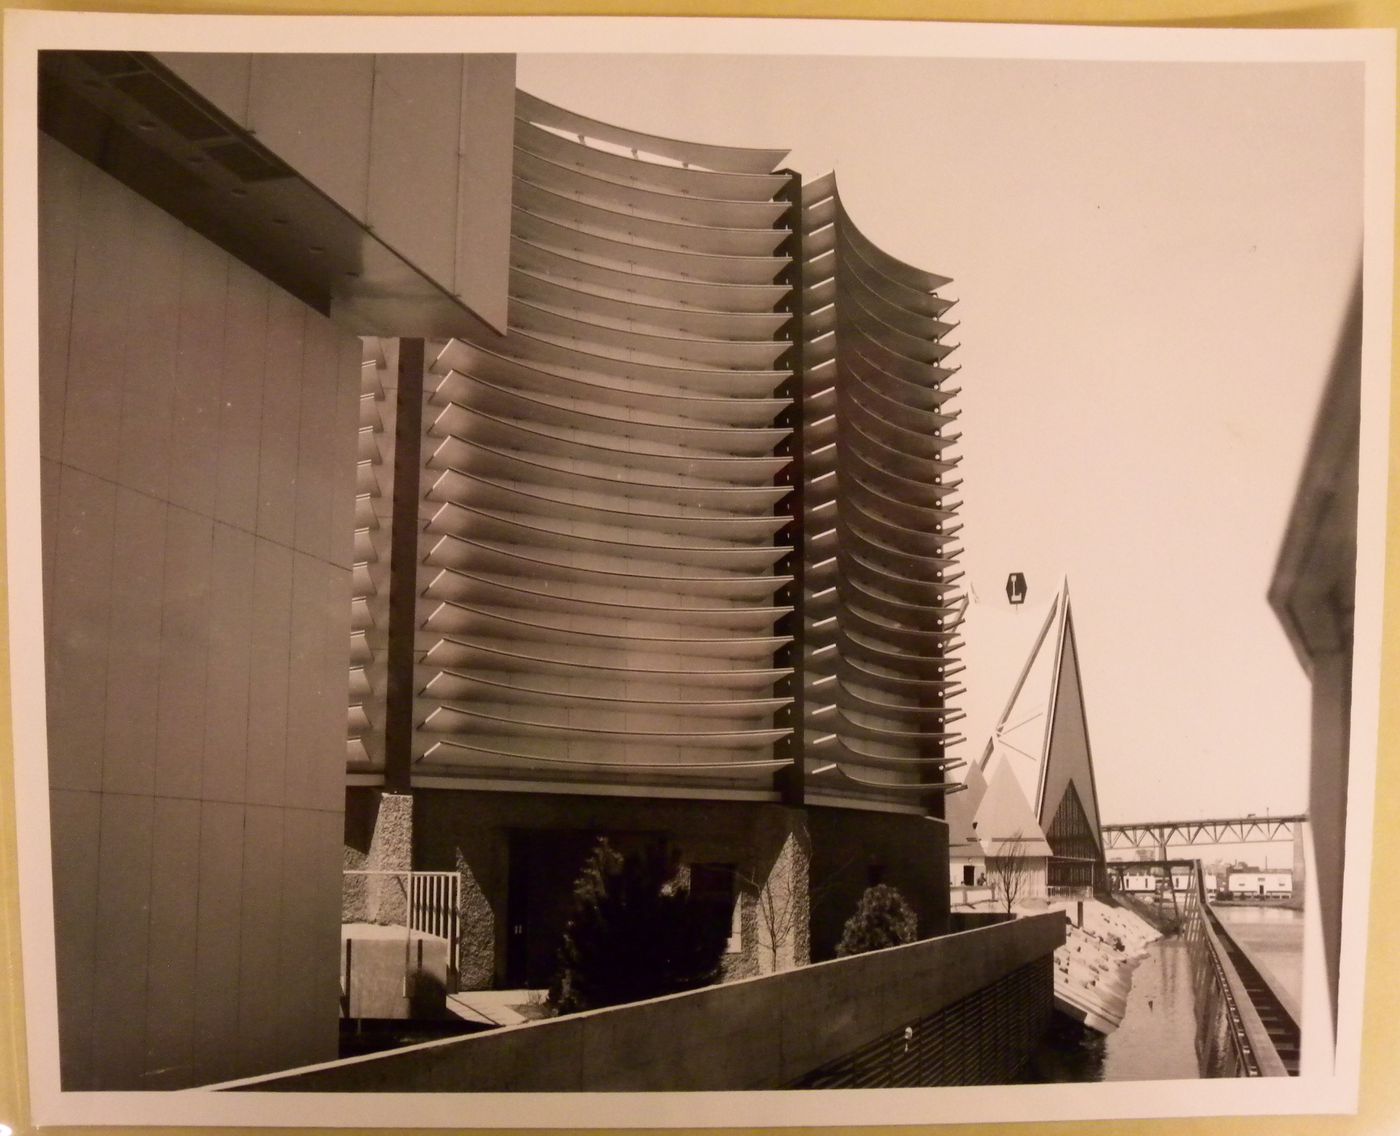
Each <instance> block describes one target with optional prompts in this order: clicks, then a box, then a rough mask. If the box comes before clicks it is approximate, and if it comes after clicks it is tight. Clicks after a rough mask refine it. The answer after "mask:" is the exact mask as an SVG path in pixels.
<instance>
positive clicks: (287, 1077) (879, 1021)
mask: <svg viewBox="0 0 1400 1136" xmlns="http://www.w3.org/2000/svg"><path fill="white" fill-rule="evenodd" d="M1064 934H1065V931H1064V920H1063V918H1062V916H1061V915H1060V913H1059V912H1054V913H1049V914H1046V915H1036V916H1030V917H1027V918H1023V919H1018V920H1017V921H1015V922H1014V923H1003V924H1000V925H998V926H993V927H984V928H980V929H978V930H975V931H966V932H963V933H961V934H957V935H947V936H944V937H942V938H938V939H926V940H923V941H922V942H918V943H911V944H909V945H908V946H904V947H892V948H890V949H889V950H885V951H875V952H872V953H870V954H866V955H859V956H857V957H855V958H849V959H834V960H832V961H830V962H825V963H818V964H816V965H814V966H809V967H803V968H801V969H799V970H792V971H787V972H785V973H782V974H777V975H769V976H765V977H761V978H750V979H744V980H741V981H738V982H731V983H728V984H726V985H723V986H711V987H708V988H706V989H704V990H697V991H692V992H690V993H688V994H675V995H671V996H669V997H666V998H657V999H653V1000H651V1001H649V1002H639V1003H636V1004H634V1005H630V1006H619V1007H614V1008H612V1009H607V1010H594V1011H590V1012H588V1013H583V1014H575V1015H571V1016H568V1017H562V1018H554V1019H551V1020H548V1021H541V1022H531V1023H528V1024H526V1025H522V1026H513V1027H509V1028H506V1029H501V1030H497V1031H494V1032H492V1033H487V1034H479V1035H475V1036H472V1037H466V1038H457V1039H452V1040H448V1041H442V1042H429V1043H426V1044H423V1045H417V1046H412V1047H408V1048H405V1049H401V1050H398V1051H396V1052H393V1053H387V1054H378V1055H374V1056H371V1057H363V1058H353V1059H350V1060H346V1061H339V1062H333V1063H330V1064H326V1065H320V1066H314V1067H310V1068H307V1069H302V1070H295V1071H293V1072H290V1073H285V1074H280V1075H274V1076H271V1077H263V1078H255V1079H253V1080H249V1081H243V1082H238V1083H236V1084H230V1085H226V1086H223V1087H225V1088H237V1089H251V1090H259V1091H269V1090H275V1091H295V1092H336V1091H355V1092H430V1091H439V1092H474V1091H475V1092H490V1091H506V1090H518V1091H531V1092H569V1091H593V1092H599V1091H601V1092H635V1091H647V1090H658V1091H659V1090H733V1089H766V1088H767V1089H771V1088H777V1087H780V1086H782V1085H787V1084H791V1083H792V1082H794V1081H796V1080H798V1079H799V1078H801V1077H803V1076H805V1075H806V1074H807V1073H809V1072H811V1071H812V1070H814V1069H817V1068H819V1067H821V1066H823V1065H826V1064H828V1063H830V1062H832V1061H834V1060H837V1059H838V1058H841V1057H843V1056H845V1055H847V1054H850V1053H852V1052H853V1051H855V1050H857V1049H859V1048H860V1047H862V1046H864V1045H867V1044H869V1043H870V1042H873V1041H876V1040H877V1039H879V1038H881V1037H883V1036H885V1035H887V1034H889V1033H890V1032H891V1031H892V1030H895V1029H902V1028H903V1027H904V1026H905V1025H906V1024H907V1023H909V1022H911V1021H915V1020H917V1019H920V1018H924V1017H926V1016H928V1015H930V1014H934V1013H936V1012H937V1011H939V1010H941V1009H943V1008H944V1007H946V1006H950V1005H952V1004H953V1003H955V1002H957V1001H959V1000H960V999H962V998H965V997H967V996H968V995H970V994H972V993H974V992H976V991H978V990H981V989H983V988H984V987H986V986H988V985H990V984H992V983H994V982H997V981H999V980H1000V979H1002V978H1004V977H1005V976H1007V975H1009V974H1011V973H1012V972H1013V971H1016V970H1017V969H1019V968H1021V967H1023V966H1025V965H1026V964H1028V963H1031V962H1033V961H1034V960H1037V959H1042V958H1045V957H1047V956H1048V955H1050V954H1051V953H1052V952H1053V951H1054V950H1055V948H1056V947H1058V946H1059V945H1060V944H1061V943H1062V942H1063V941H1064ZM1044 973H1045V974H1046V975H1047V976H1048V974H1049V970H1048V968H1047V969H1046V970H1045V972H1044Z"/></svg>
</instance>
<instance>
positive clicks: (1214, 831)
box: [1101, 814, 1308, 852]
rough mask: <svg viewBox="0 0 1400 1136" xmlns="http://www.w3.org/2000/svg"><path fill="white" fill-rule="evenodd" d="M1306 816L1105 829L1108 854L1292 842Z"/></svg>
mask: <svg viewBox="0 0 1400 1136" xmlns="http://www.w3.org/2000/svg"><path fill="white" fill-rule="evenodd" d="M1307 820H1308V818H1307V816H1306V815H1301V814H1300V815H1298V816H1262V817H1261V816H1243V817H1217V818H1214V819H1211V820H1157V821H1145V822H1143V823H1140V824H1105V825H1103V826H1102V828H1101V831H1102V832H1103V847H1104V851H1105V852H1112V851H1113V850H1114V849H1122V848H1162V847H1164V846H1168V845H1175V846H1178V847H1180V846H1183V845H1191V844H1268V843H1271V842H1274V841H1283V840H1292V839H1293V838H1294V837H1295V836H1296V835H1298V831H1299V829H1300V827H1301V826H1302V825H1304V824H1306V823H1307Z"/></svg>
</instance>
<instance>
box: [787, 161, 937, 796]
mask: <svg viewBox="0 0 1400 1136" xmlns="http://www.w3.org/2000/svg"><path fill="white" fill-rule="evenodd" d="M802 255H803V289H802V303H803V306H804V337H805V340H806V342H805V345H804V348H805V350H804V363H805V366H804V383H805V390H804V400H803V405H804V426H805V429H804V445H805V451H806V452H805V459H806V461H805V464H806V470H805V475H806V480H807V496H806V499H805V501H804V502H803V525H804V527H805V530H806V541H805V556H806V578H805V593H804V608H803V614H804V619H805V636H804V638H805V652H804V675H805V681H806V691H807V699H806V720H805V722H804V727H805V753H806V758H807V762H808V765H807V781H808V784H809V786H810V787H811V789H812V790H813V791H816V792H819V793H821V794H822V795H823V796H832V795H835V796H862V797H877V798H884V799H894V800H903V801H906V802H913V803H918V802H921V801H923V800H925V799H927V798H929V797H932V796H933V795H935V794H937V793H940V792H943V791H945V789H946V784H945V782H944V780H943V775H944V772H945V771H946V769H947V768H948V767H949V765H950V764H951V759H950V757H949V755H948V752H947V750H948V747H949V746H950V745H952V744H954V743H956V742H957V741H959V740H960V739H961V735H960V734H958V733H957V732H956V731H955V730H953V729H951V728H950V724H951V723H953V722H955V721H956V720H957V719H958V718H959V717H961V713H960V712H959V711H957V710H955V709H954V708H953V707H952V705H951V702H952V699H953V697H954V696H955V695H956V694H957V693H958V687H957V684H956V682H955V680H954V676H955V675H956V674H957V673H958V672H959V670H961V667H960V666H959V664H958V662H957V651H958V648H959V646H960V645H961V644H960V641H959V640H958V637H957V635H958V626H959V624H960V622H961V612H962V605H961V602H960V601H959V599H958V596H957V589H958V585H957V581H958V578H959V576H960V575H961V573H960V572H959V571H958V570H957V562H958V557H959V552H960V549H959V547H958V544H957V534H958V530H959V529H960V527H961V526H960V525H959V524H958V523H957V521H956V516H957V510H958V502H957V501H956V500H955V499H954V497H953V493H954V491H955V490H956V488H957V485H958V480H957V478H956V476H955V471H956V469H957V466H958V458H957V456H956V454H955V453H954V449H955V446H956V443H957V440H958V434H957V432H956V430H955V429H954V425H955V423H956V420H957V411H956V410H955V409H953V407H952V400H953V397H954V395H955V394H956V391H955V390H954V389H953V388H952V387H951V385H950V381H949V380H951V378H952V376H953V374H954V373H955V370H954V369H953V368H950V367H948V366H947V365H945V363H944V360H945V358H946V357H947V355H948V354H949V353H950V352H951V351H952V350H953V347H952V346H951V345H949V344H947V343H945V342H943V339H944V336H946V335H947V334H948V333H949V332H950V331H951V330H952V328H953V327H954V326H955V325H953V324H951V323H949V322H947V321H945V320H944V319H943V318H941V317H942V316H943V315H944V313H945V312H946V311H947V309H948V307H949V306H950V304H951V301H948V300H945V299H943V298H941V297H939V296H938V295H936V291H937V289H939V288H941V287H943V286H944V285H946V284H948V283H949V280H948V278H947V277H943V276H937V275H935V274H933V273H930V272H924V271H922V270H920V269H916V268H913V267H911V266H909V265H906V264H903V263H901V262H899V261H897V260H895V259H894V258H893V257H891V256H889V255H888V254H886V253H884V252H882V251H881V250H879V249H878V248H876V247H875V246H874V245H873V244H871V242H870V241H869V240H868V239H866V238H865V237H864V236H863V235H862V234H861V233H860V231H859V230H858V229H857V228H856V227H855V225H854V224H853V223H852V222H851V220H850V218H849V217H848V216H847V214H846V212H845V210H844V209H843V208H842V205H841V201H840V197H839V195H838V193H837V189H836V182H835V179H834V178H833V177H826V178H823V179H821V180H819V181H817V182H813V183H811V184H809V185H808V186H806V187H805V188H804V192H803V250H802Z"/></svg>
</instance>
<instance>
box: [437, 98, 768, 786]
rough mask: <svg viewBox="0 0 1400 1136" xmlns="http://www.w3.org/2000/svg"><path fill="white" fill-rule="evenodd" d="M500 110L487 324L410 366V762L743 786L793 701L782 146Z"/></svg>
mask: <svg viewBox="0 0 1400 1136" xmlns="http://www.w3.org/2000/svg"><path fill="white" fill-rule="evenodd" d="M516 114H517V123H516V140H515V146H516V150H515V182H514V191H513V192H514V214H513V216H514V220H513V226H512V243H511V273H510V309H509V326H510V332H509V334H508V335H506V336H504V337H501V338H499V339H495V340H491V341H487V340H485V339H483V340H481V341H478V342H464V341H461V340H453V341H451V342H449V343H448V344H447V346H446V347H445V348H444V349H443V350H442V351H441V353H440V354H439V356H438V358H437V360H436V362H435V364H434V365H433V367H432V372H433V375H435V376H436V379H435V381H434V382H431V383H430V387H432V388H433V390H432V393H431V395H430V398H429V406H428V414H427V415H426V419H425V425H426V433H427V437H426V438H425V454H427V455H429V456H428V459H427V463H426V464H427V469H426V470H425V480H424V494H425V507H426V509H427V512H428V517H429V519H428V522H427V525H426V531H425V533H424V536H423V538H422V539H423V546H422V550H423V559H424V563H425V564H426V566H427V569H428V571H427V573H426V575H425V577H424V587H425V593H424V594H425V596H426V597H427V601H428V602H426V604H422V605H420V611H421V612H422V613H423V615H424V620H423V624H422V626H423V630H424V631H425V632H426V633H427V634H426V640H425V642H424V644H423V645H424V647H425V648H426V653H425V655H424V657H423V672H422V678H423V680H424V685H423V687H422V690H421V697H420V707H419V710H420V713H419V715H418V721H419V722H420V724H421V725H420V730H419V733H418V737H419V744H418V747H417V750H418V759H419V765H418V769H419V771H420V773H428V772H434V771H436V772H439V773H443V774H447V773H451V774H455V775H459V776H461V775H466V776H472V777H491V778H497V779H504V778H509V779H512V780H520V779H534V780H551V781H560V780H586V781H592V782H598V781H606V780H609V779H613V778H617V779H625V780H626V781H628V782H630V783H636V782H637V781H638V780H639V779H640V780H641V781H643V782H645V783H652V784H677V785H694V784H696V783H700V784H704V785H707V786H716V785H721V786H723V785H728V786H731V787H741V786H747V787H750V788H765V787H766V786H767V785H768V784H769V782H770V780H771V777H772V776H773V773H774V771H775V770H776V769H778V768H780V767H781V766H782V765H784V764H785V761H784V760H783V759H781V758H780V759H775V758H774V745H775V742H778V741H780V740H781V739H782V738H784V737H785V736H786V735H787V734H788V733H789V732H790V729H789V728H787V727H785V726H781V725H780V726H778V727H776V728H775V716H776V715H779V714H781V713H782V712H783V711H784V710H785V708H787V707H789V706H790V704H791V701H792V700H791V698H790V696H788V695H787V694H785V693H784V694H780V695H775V687H776V688H777V689H778V690H779V691H781V690H782V689H783V686H780V685H779V684H783V685H787V683H786V680H788V679H789V678H790V676H791V674H792V670H791V668H790V667H785V666H781V665H777V663H775V659H780V658H781V657H782V653H783V651H784V648H785V647H786V645H787V644H788V643H789V642H790V637H788V636H784V635H779V634H776V633H775V625H776V624H777V623H778V621H779V620H780V619H782V618H783V617H784V616H785V615H787V614H788V613H789V612H790V610H791V608H790V607H788V606H783V605H782V604H780V603H779V602H778V600H777V598H776V597H777V596H778V593H779V592H780V591H781V590H782V589H783V588H784V587H785V586H786V585H788V584H790V583H791V577H790V576H786V575H783V574H781V571H780V562H781V560H782V558H783V557H784V556H785V555H787V554H788V553H789V552H790V548H789V547H787V546H785V545H784V544H783V543H780V542H779V540H778V536H779V532H780V530H781V529H782V528H783V526H784V525H786V524H788V523H789V521H790V517H788V516H787V515H785V514H784V513H783V512H782V511H781V508H780V503H781V502H782V500H783V499H784V497H785V496H786V495H787V493H788V489H787V487H785V486H783V485H781V484H778V483H777V479H778V478H779V475H780V474H781V473H782V472H783V471H784V470H785V468H786V467H787V466H788V464H789V461H790V457H789V455H788V454H787V452H786V442H787V439H788V437H789V434H790V432H791V431H790V428H789V427H787V426H780V425H776V424H775V423H777V422H778V420H779V419H780V418H781V417H782V416H783V415H784V414H785V412H787V411H789V410H790V408H791V405H792V400H791V398H790V392H788V391H787V390H785V389H784V390H780V388H783V384H784V383H786V382H788V381H789V380H790V378H791V370H790V367H789V366H788V359H787V357H786V356H787V355H788V354H789V353H790V350H791V348H792V344H791V343H790V342H788V341H787V339H786V338H785V336H786V334H787V330H786V329H787V327H788V325H789V323H790V321H791V319H792V315H791V311H790V303H791V270H792V261H791V258H790V256H789V255H788V250H787V242H789V240H790V238H791V233H790V231H789V228H788V226H789V223H790V220H791V218H792V216H793V214H794V213H795V208H793V207H790V205H789V203H788V202H787V201H786V200H784V197H783V195H784V193H785V191H786V187H787V186H788V184H789V182H788V177H787V175H785V174H782V173H775V172H773V171H774V168H775V167H776V166H777V165H778V163H779V162H780V161H781V159H782V157H783V154H782V152H780V151H755V150H738V149H731V148H728V147H715V146H704V145H696V144H688V143H679V142H675V141H672V140H668V139H661V138H655V137H650V136H646V135H639V134H635V133H633V132H629V131H623V130H619V129H616V128H613V127H610V126H607V125H605V124H602V123H598V122H594V121H592V120H589V119H584V118H581V117H579V116H576V115H573V114H570V113H569V112H566V111H563V110H560V109H559V108H556V107H553V106H550V105H549V104H546V103H543V102H541V101H540V100H538V99H535V98H533V97H532V96H529V95H526V94H524V93H520V94H519V95H518V96H517V104H516Z"/></svg>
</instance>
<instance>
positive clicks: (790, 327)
mask: <svg viewBox="0 0 1400 1136" xmlns="http://www.w3.org/2000/svg"><path fill="white" fill-rule="evenodd" d="M779 197H780V199H781V200H784V201H786V202H787V203H788V208H787V211H786V213H784V215H783V217H784V220H785V222H786V224H787V225H788V228H789V232H790V236H789V237H788V238H787V240H786V241H785V242H784V243H783V252H784V254H785V255H786V256H787V257H788V258H789V259H788V266H787V268H786V269H784V271H783V276H784V281H783V282H784V283H786V284H787V285H788V286H789V288H790V291H789V292H788V296H787V300H786V302H785V303H786V307H785V310H786V311H787V312H788V313H789V314H790V315H791V317H792V318H791V319H790V320H789V321H788V324H787V331H786V333H785V334H786V335H787V338H788V342H789V347H788V349H787V350H786V351H785V352H783V354H782V356H781V358H780V359H779V365H780V366H784V367H787V368H789V369H790V370H791V377H790V378H789V379H788V380H787V382H785V383H784V384H783V385H782V386H781V387H780V388H779V392H778V393H779V394H780V395H781V396H783V397H786V398H790V399H791V400H792V403H791V405H790V406H789V407H788V409H787V410H785V411H783V413H782V414H781V415H780V416H779V418H778V420H777V424H778V425H780V426H789V427H791V429H792V433H791V434H790V435H789V436H788V438H787V440H786V441H784V442H783V443H782V444H781V446H780V447H779V450H778V452H779V453H784V454H786V455H787V456H788V457H789V458H790V459H791V460H790V461H789V463H788V465H787V468H786V469H784V470H783V472H782V473H780V474H779V475H778V479H777V480H778V483H779V484H781V485H788V486H791V488H792V492H791V493H789V494H788V496H787V498H786V500H785V501H784V502H783V504H782V505H781V506H780V507H781V508H782V510H783V511H784V512H785V513H786V514H787V516H788V523H787V524H786V525H784V526H783V528H782V529H781V530H780V531H779V533H778V540H779V542H780V543H783V544H786V545H787V546H788V547H789V548H790V549H791V551H790V552H789V553H788V554H787V555H786V556H784V557H783V558H782V560H780V561H779V563H778V566H777V571H778V572H779V573H781V574H783V575H790V576H792V583H791V584H789V585H787V586H786V587H784V588H782V589H780V590H779V591H778V593H777V602H778V603H780V604H791V605H792V609H793V610H792V612H791V614H789V615H786V616H784V617H783V619H782V620H780V621H779V623H778V628H777V630H778V634H780V635H790V636H792V641H791V643H789V644H788V646H787V647H786V648H784V650H783V652H782V653H781V656H780V665H786V666H790V667H792V671H793V673H792V677H791V678H790V679H784V680H783V681H782V682H780V683H778V684H777V686H776V689H775V690H774V693H775V694H776V695H779V696H790V697H791V699H792V701H791V703H789V705H788V706H787V708H786V709H784V710H781V711H779V712H778V713H777V714H776V715H774V725H775V726H788V727H790V728H791V730H792V733H791V734H789V735H788V737H787V739H786V740H785V741H783V742H780V743H778V746H777V747H776V749H777V756H782V757H788V758H791V760H792V764H791V765H789V766H788V767H786V768H785V769H782V770H780V771H779V772H778V773H777V775H776V776H775V778H774V787H775V788H776V789H777V791H778V794H779V796H780V797H781V798H782V802H783V804H785V805H787V806H789V807H792V808H796V807H799V806H801V805H802V804H803V802H804V800H805V781H806V777H805V772H806V770H805V764H806V759H805V757H804V752H805V746H804V734H805V731H806V721H807V700H806V686H805V674H804V671H805V668H804V666H803V649H804V645H805V635H804V614H803V606H804V589H805V584H806V581H805V566H806V548H805V533H804V531H803V526H802V503H803V500H804V498H805V496H806V493H805V490H806V476H805V472H804V469H803V458H804V457H805V454H806V443H805V438H804V436H803V424H804V419H805V416H806V415H805V406H804V394H805V388H804V383H803V378H804V375H803V372H804V366H803V349H804V343H805V340H804V338H803V318H802V317H803V307H804V304H803V298H802V175H801V174H799V173H796V172H794V171H788V180H787V184H786V185H785V186H784V187H783V189H782V191H781V192H780V194H779Z"/></svg>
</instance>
